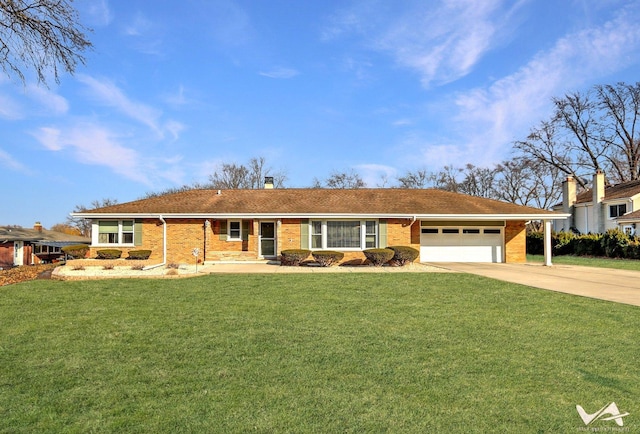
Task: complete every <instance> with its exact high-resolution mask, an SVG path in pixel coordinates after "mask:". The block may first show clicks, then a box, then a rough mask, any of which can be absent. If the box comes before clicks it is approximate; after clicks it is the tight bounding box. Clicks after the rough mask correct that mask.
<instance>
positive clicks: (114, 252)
mask: <svg viewBox="0 0 640 434" xmlns="http://www.w3.org/2000/svg"><path fill="white" fill-rule="evenodd" d="M120 256H122V250H118V249H104V250H98V251H97V252H96V259H118V258H120Z"/></svg>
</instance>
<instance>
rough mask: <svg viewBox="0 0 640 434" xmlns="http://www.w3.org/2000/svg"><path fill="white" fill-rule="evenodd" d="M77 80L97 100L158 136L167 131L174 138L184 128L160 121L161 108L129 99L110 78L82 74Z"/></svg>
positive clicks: (171, 122) (172, 122) (177, 123)
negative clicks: (99, 78)
mask: <svg viewBox="0 0 640 434" xmlns="http://www.w3.org/2000/svg"><path fill="white" fill-rule="evenodd" d="M78 80H79V81H80V82H81V83H83V84H85V85H86V86H87V87H88V89H89V90H90V92H91V95H92V96H93V97H94V98H95V99H97V100H98V101H99V102H101V103H102V104H104V105H106V106H109V107H113V108H115V109H116V110H118V111H119V112H120V113H122V114H124V115H125V116H127V117H129V118H131V119H134V120H136V121H138V122H140V123H141V124H143V125H145V126H147V127H148V128H150V129H151V130H152V131H153V132H155V133H156V134H157V135H158V136H159V137H160V138H163V137H164V135H165V133H167V132H168V133H169V134H171V135H172V136H173V138H174V139H176V138H177V137H178V133H180V131H182V130H183V129H184V126H183V125H182V124H181V123H179V122H177V121H173V120H168V121H166V122H162V121H161V117H162V110H160V109H156V108H154V107H151V106H149V105H147V104H144V103H141V102H138V101H134V100H132V99H130V98H129V97H128V96H127V95H125V93H124V92H123V91H122V90H121V89H120V88H119V87H118V86H116V85H115V84H114V83H113V82H112V81H110V80H107V79H102V80H98V79H96V78H93V77H90V76H87V75H83V74H80V75H78Z"/></svg>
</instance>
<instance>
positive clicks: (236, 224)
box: [228, 220, 242, 241]
mask: <svg viewBox="0 0 640 434" xmlns="http://www.w3.org/2000/svg"><path fill="white" fill-rule="evenodd" d="M228 228H229V233H228V235H229V238H228V239H229V240H235V241H240V240H241V239H242V222H241V221H240V220H230V221H229V225H228Z"/></svg>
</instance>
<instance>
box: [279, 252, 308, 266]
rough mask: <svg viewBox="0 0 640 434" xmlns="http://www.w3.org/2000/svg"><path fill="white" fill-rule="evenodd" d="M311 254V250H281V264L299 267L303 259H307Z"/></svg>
mask: <svg viewBox="0 0 640 434" xmlns="http://www.w3.org/2000/svg"><path fill="white" fill-rule="evenodd" d="M310 254H311V250H304V249H291V250H283V251H282V252H280V265H285V266H290V267H297V266H299V265H300V264H301V263H302V261H304V260H305V259H307V258H308V257H309V255H310Z"/></svg>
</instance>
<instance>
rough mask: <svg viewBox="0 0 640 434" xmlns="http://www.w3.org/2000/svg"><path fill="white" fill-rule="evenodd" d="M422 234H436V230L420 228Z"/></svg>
mask: <svg viewBox="0 0 640 434" xmlns="http://www.w3.org/2000/svg"><path fill="white" fill-rule="evenodd" d="M422 233H423V234H437V233H438V228H422Z"/></svg>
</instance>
